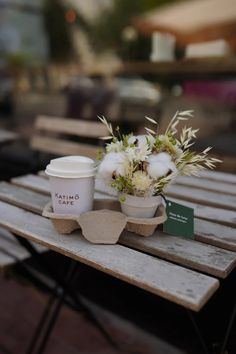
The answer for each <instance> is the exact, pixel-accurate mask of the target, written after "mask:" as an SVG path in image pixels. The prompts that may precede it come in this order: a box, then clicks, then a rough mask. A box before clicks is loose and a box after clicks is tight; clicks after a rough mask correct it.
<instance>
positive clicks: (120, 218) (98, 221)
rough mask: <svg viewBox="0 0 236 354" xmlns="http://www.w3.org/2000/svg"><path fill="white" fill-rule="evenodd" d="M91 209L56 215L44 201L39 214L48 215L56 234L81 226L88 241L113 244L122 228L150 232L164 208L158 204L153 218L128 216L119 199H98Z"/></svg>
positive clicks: (162, 216)
mask: <svg viewBox="0 0 236 354" xmlns="http://www.w3.org/2000/svg"><path fill="white" fill-rule="evenodd" d="M93 209H94V210H93V211H89V212H87V213H84V214H81V215H78V217H76V216H74V215H63V216H62V215H60V214H56V213H53V210H52V205H51V203H50V204H47V205H46V206H45V208H44V210H43V216H45V217H47V218H50V219H51V220H52V222H53V225H54V227H55V229H56V230H57V231H58V232H59V233H60V234H70V233H71V232H72V231H74V230H76V229H79V228H81V229H82V234H83V236H84V237H85V238H86V239H87V240H88V241H90V242H92V243H102V244H114V243H117V242H118V240H119V236H120V235H121V233H122V231H123V230H124V229H126V230H127V231H130V232H134V233H136V234H138V235H141V236H150V235H152V234H153V232H154V231H155V229H156V227H157V226H158V225H159V224H163V223H164V222H165V221H166V219H167V216H166V211H165V208H164V206H163V205H160V206H159V207H158V209H157V211H156V214H155V217H153V218H131V217H128V216H126V215H124V214H123V213H122V212H121V211H120V210H121V209H120V203H119V202H118V201H115V200H109V199H99V200H95V201H94V208H93Z"/></svg>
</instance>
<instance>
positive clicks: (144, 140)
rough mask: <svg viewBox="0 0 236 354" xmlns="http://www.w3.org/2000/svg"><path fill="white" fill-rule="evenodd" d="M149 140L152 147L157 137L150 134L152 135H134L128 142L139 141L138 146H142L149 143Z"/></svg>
mask: <svg viewBox="0 0 236 354" xmlns="http://www.w3.org/2000/svg"><path fill="white" fill-rule="evenodd" d="M148 142H149V144H150V147H151V148H152V147H153V144H154V143H155V138H154V137H153V136H152V135H151V134H150V135H132V136H130V137H129V139H128V144H129V145H131V144H134V143H137V147H142V146H143V145H148Z"/></svg>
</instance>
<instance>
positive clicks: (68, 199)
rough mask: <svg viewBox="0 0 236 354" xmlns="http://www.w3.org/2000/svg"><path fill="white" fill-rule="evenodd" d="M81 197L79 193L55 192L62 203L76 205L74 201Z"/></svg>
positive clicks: (59, 202) (58, 200)
mask: <svg viewBox="0 0 236 354" xmlns="http://www.w3.org/2000/svg"><path fill="white" fill-rule="evenodd" d="M79 198H80V197H79V194H74V195H65V194H59V193H55V199H56V200H57V202H58V204H60V205H74V202H75V201H77V200H79Z"/></svg>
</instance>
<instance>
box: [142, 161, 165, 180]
mask: <svg viewBox="0 0 236 354" xmlns="http://www.w3.org/2000/svg"><path fill="white" fill-rule="evenodd" d="M168 171H169V167H168V165H167V164H163V162H161V161H159V162H151V163H149V165H148V166H147V172H148V174H149V176H150V177H152V178H160V177H163V176H165V175H166V174H167V173H168Z"/></svg>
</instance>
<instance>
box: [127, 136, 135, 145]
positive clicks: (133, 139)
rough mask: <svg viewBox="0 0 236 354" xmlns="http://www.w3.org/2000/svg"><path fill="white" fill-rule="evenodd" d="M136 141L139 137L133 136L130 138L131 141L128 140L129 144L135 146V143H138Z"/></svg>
mask: <svg viewBox="0 0 236 354" xmlns="http://www.w3.org/2000/svg"><path fill="white" fill-rule="evenodd" d="M136 140H137V136H135V135H132V136H130V137H129V139H128V144H129V145H131V144H134V143H135V142H136Z"/></svg>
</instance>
